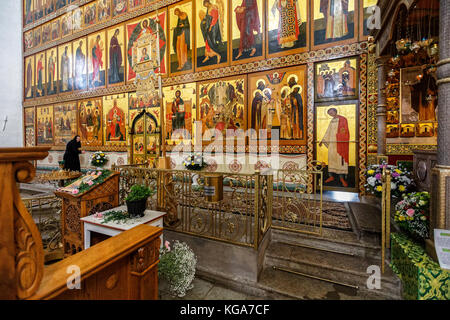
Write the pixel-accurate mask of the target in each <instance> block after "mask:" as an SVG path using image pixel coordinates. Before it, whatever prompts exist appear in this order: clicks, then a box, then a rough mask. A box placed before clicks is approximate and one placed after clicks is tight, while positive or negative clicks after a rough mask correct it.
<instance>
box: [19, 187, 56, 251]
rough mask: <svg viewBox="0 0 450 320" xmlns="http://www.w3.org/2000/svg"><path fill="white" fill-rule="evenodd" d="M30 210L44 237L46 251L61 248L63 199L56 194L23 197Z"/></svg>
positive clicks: (43, 242)
mask: <svg viewBox="0 0 450 320" xmlns="http://www.w3.org/2000/svg"><path fill="white" fill-rule="evenodd" d="M22 201H23V202H24V204H25V207H26V208H27V210H28V212H29V213H30V214H31V216H32V218H33V220H34V222H35V223H36V225H37V227H38V230H39V232H40V234H41V237H42V244H43V246H44V249H45V250H46V252H52V251H55V250H57V249H59V248H60V243H61V221H60V220H61V199H60V198H58V197H56V196H55V195H48V196H42V197H33V198H23V199H22Z"/></svg>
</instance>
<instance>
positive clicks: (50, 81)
mask: <svg viewBox="0 0 450 320" xmlns="http://www.w3.org/2000/svg"><path fill="white" fill-rule="evenodd" d="M46 55H47V70H46V71H47V72H46V78H45V80H46V81H45V82H46V84H47V95H48V96H50V95H54V94H57V93H58V52H57V49H56V47H55V48H51V49H49V50H47V51H46Z"/></svg>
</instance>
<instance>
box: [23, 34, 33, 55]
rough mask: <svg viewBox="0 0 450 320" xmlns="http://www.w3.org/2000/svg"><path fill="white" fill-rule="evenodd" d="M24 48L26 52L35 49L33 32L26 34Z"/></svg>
mask: <svg viewBox="0 0 450 320" xmlns="http://www.w3.org/2000/svg"><path fill="white" fill-rule="evenodd" d="M23 47H24V48H25V50H29V49H31V48H33V30H31V31H28V32H25V34H24V35H23Z"/></svg>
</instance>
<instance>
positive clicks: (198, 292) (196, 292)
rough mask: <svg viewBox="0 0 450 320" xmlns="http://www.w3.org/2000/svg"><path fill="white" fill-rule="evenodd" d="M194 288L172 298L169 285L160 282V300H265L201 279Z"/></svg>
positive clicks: (197, 279)
mask: <svg viewBox="0 0 450 320" xmlns="http://www.w3.org/2000/svg"><path fill="white" fill-rule="evenodd" d="M193 285H194V288H192V289H191V290H189V291H188V292H187V294H186V295H185V296H184V297H182V298H180V297H176V296H172V295H171V294H170V293H169V291H168V287H167V283H166V282H164V281H161V280H160V283H159V298H160V300H263V299H264V298H261V297H255V296H251V295H247V294H244V293H241V292H238V291H235V290H232V289H227V288H225V287H223V286H221V285H218V284H215V283H213V282H209V281H206V280H203V279H200V278H198V277H197V278H195V279H194V282H193Z"/></svg>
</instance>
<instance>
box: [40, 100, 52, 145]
mask: <svg viewBox="0 0 450 320" xmlns="http://www.w3.org/2000/svg"><path fill="white" fill-rule="evenodd" d="M36 132H37V135H36V136H37V144H38V145H40V146H41V145H53V135H54V134H53V106H44V107H36Z"/></svg>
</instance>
